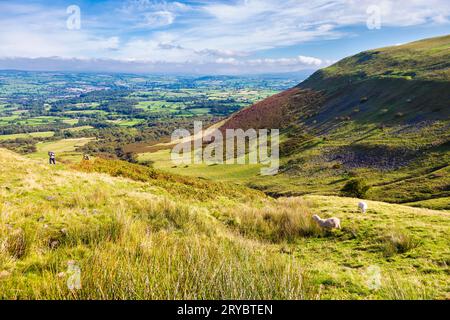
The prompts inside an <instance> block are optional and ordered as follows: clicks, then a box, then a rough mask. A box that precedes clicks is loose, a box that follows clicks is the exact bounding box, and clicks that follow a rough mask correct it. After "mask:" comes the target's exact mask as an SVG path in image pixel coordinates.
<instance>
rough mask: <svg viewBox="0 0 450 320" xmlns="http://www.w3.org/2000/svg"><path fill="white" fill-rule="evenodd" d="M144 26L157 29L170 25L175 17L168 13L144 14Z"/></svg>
mask: <svg viewBox="0 0 450 320" xmlns="http://www.w3.org/2000/svg"><path fill="white" fill-rule="evenodd" d="M145 19H146V21H145V23H144V25H145V26H148V27H150V28H159V27H164V26H168V25H171V24H172V23H173V22H174V21H175V15H174V14H173V13H172V12H170V11H157V12H151V13H146V14H145Z"/></svg>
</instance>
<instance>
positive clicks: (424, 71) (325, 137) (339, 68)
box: [142, 36, 450, 209]
mask: <svg viewBox="0 0 450 320" xmlns="http://www.w3.org/2000/svg"><path fill="white" fill-rule="evenodd" d="M449 61H450V36H444V37H439V38H433V39H427V40H423V41H418V42H413V43H410V44H406V45H402V46H395V47H388V48H382V49H376V50H370V51H366V52H362V53H359V54H357V55H355V56H352V57H349V58H346V59H343V60H342V61H339V62H338V63H336V64H334V65H332V66H330V67H328V68H325V69H323V70H319V71H318V72H316V73H315V74H313V75H312V76H311V77H310V78H309V79H307V80H306V81H304V82H302V83H301V84H299V85H298V86H297V87H295V88H292V89H290V90H287V91H285V92H283V93H280V94H278V95H275V96H273V97H270V98H268V99H265V100H263V101H261V102H259V103H257V104H255V105H253V106H251V107H249V108H247V109H245V110H242V111H240V112H238V113H236V114H234V115H233V116H232V117H230V118H229V119H228V120H227V121H226V122H225V123H224V124H223V125H222V126H221V130H222V131H223V132H225V130H226V129H237V128H242V129H244V130H246V129H249V128H255V129H258V128H279V129H281V133H282V136H281V138H282V141H281V145H280V149H281V156H282V159H281V160H282V161H281V164H282V167H281V170H280V174H278V175H277V176H275V177H259V176H258V175H257V172H258V170H253V171H252V172H254V173H256V174H253V176H252V175H251V174H250V175H249V171H248V167H245V166H242V169H241V170H240V171H239V169H238V168H236V167H231V166H227V165H223V166H216V167H215V168H214V170H213V171H214V172H212V175H208V174H206V172H210V171H211V170H212V169H211V170H210V168H207V167H203V168H197V167H195V166H194V167H189V168H168V170H170V171H171V172H175V173H180V174H186V175H198V176H202V177H206V178H213V179H219V180H224V179H226V180H229V178H231V179H232V180H234V181H236V182H241V183H245V184H247V185H250V186H251V187H253V188H257V189H261V190H263V191H264V192H266V193H268V194H271V195H276V196H283V195H302V194H311V193H316V194H328V195H338V194H339V192H340V189H341V188H342V187H343V185H344V184H345V183H346V182H347V181H348V180H349V179H353V178H362V179H365V180H367V182H368V183H369V184H370V185H371V186H372V188H371V190H370V192H369V194H368V197H369V198H371V199H374V200H383V201H390V202H394V203H411V204H412V205H414V206H425V207H430V208H436V209H450V201H446V200H445V199H447V200H448V198H449V197H450V177H449V170H450V169H449V168H450V167H449V164H450V144H449V143H450V78H449V77H450V76H449V75H450V63H449ZM160 156H161V153H160V154H158V156H156V155H151V154H147V155H145V156H142V158H145V159H147V160H151V161H154V165H155V166H156V167H161V168H163V167H164V163H163V162H165V161H167V159H165V160H164V161H163V162H161V159H160ZM202 169H204V170H203V171H202ZM228 171H230V172H232V174H230V175H227V174H226V172H228ZM216 172H217V173H220V174H216ZM239 172H241V173H242V174H240V173H239Z"/></svg>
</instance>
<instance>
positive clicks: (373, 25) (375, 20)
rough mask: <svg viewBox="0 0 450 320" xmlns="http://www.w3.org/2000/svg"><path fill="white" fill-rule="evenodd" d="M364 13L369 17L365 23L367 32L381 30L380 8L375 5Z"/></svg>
mask: <svg viewBox="0 0 450 320" xmlns="http://www.w3.org/2000/svg"><path fill="white" fill-rule="evenodd" d="M366 13H367V14H368V15H369V17H368V18H367V21H366V25H367V28H368V29H369V30H374V29H377V30H379V29H381V8H380V7H379V6H376V5H371V6H369V7H368V8H367V10H366Z"/></svg>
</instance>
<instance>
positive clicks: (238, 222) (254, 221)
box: [222, 198, 324, 242]
mask: <svg viewBox="0 0 450 320" xmlns="http://www.w3.org/2000/svg"><path fill="white" fill-rule="evenodd" d="M312 215H313V214H312V212H311V210H310V209H309V208H308V206H307V204H306V203H305V202H304V201H302V200H301V199H299V198H293V199H289V198H281V199H278V200H277V201H276V202H274V203H270V204H269V203H267V204H266V205H265V206H264V207H262V208H254V207H244V208H242V209H240V210H238V211H236V210H230V211H229V212H228V213H227V214H226V215H225V216H224V217H222V220H223V221H224V222H225V223H226V224H228V225H230V226H232V227H234V228H236V229H237V230H238V231H239V232H240V233H241V234H243V235H244V236H250V237H257V238H259V239H263V240H268V241H272V242H280V241H294V240H295V239H297V238H299V237H318V236H323V235H324V231H323V230H322V229H321V228H320V227H319V226H318V225H317V223H316V222H315V221H314V220H313V219H312Z"/></svg>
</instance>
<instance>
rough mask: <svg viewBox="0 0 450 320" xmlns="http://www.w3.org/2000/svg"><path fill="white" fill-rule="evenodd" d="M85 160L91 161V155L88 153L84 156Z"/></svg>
mask: <svg viewBox="0 0 450 320" xmlns="http://www.w3.org/2000/svg"><path fill="white" fill-rule="evenodd" d="M83 160H84V161H89V160H90V158H89V155H88V154H87V153H86V154H85V155H84V156H83Z"/></svg>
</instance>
